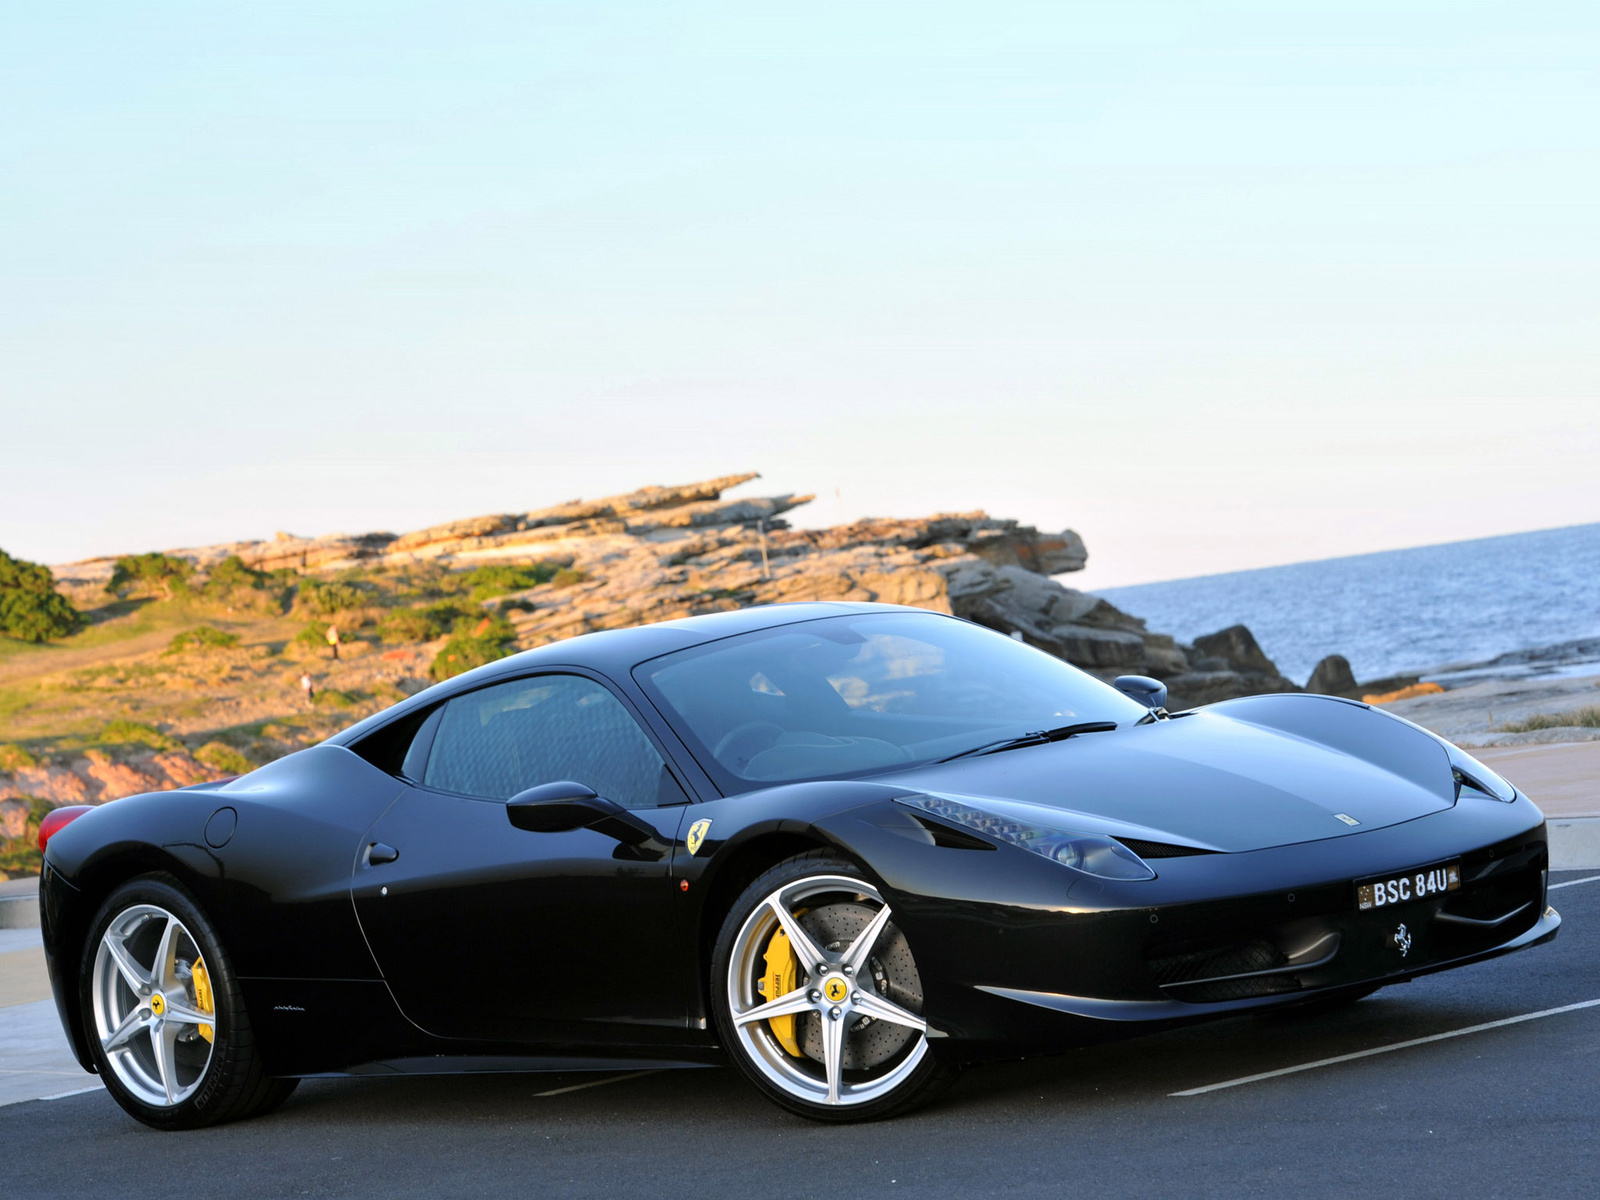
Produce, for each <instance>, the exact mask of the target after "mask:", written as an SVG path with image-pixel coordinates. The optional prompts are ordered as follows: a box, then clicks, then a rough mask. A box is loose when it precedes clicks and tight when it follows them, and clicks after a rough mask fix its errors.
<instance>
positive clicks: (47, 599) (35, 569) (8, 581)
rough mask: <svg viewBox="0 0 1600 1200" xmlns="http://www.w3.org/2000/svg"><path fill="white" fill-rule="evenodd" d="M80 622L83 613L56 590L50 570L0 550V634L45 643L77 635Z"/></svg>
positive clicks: (80, 626) (81, 622)
mask: <svg viewBox="0 0 1600 1200" xmlns="http://www.w3.org/2000/svg"><path fill="white" fill-rule="evenodd" d="M83 620H84V618H83V614H82V613H80V612H79V611H78V610H77V609H75V608H73V607H72V605H71V604H69V603H68V602H67V598H66V597H65V596H63V595H62V594H61V593H60V592H58V591H56V580H55V576H54V575H52V574H50V568H49V567H41V566H40V565H39V564H38V563H31V562H26V561H24V560H23V559H20V558H12V557H11V555H9V554H7V553H6V552H5V551H4V550H0V634H4V635H5V636H6V637H14V638H18V639H20V640H22V641H24V642H44V641H48V640H49V639H51V638H60V637H66V636H67V635H68V634H71V633H76V632H77V631H78V630H79V629H80V628H82V627H83Z"/></svg>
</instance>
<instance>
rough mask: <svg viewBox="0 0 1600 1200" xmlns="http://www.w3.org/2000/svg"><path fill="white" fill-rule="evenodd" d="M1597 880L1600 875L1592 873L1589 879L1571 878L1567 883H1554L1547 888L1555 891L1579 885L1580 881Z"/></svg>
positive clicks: (1599, 878) (1592, 881) (1590, 881)
mask: <svg viewBox="0 0 1600 1200" xmlns="http://www.w3.org/2000/svg"><path fill="white" fill-rule="evenodd" d="M1597 880H1600V875H1591V876H1589V878H1587V879H1569V880H1567V881H1566V882H1565V883H1552V884H1551V885H1550V886H1549V888H1548V889H1546V890H1547V891H1552V892H1553V891H1555V890H1556V889H1557V888H1564V887H1577V886H1578V885H1579V884H1580V883H1594V882H1596V881H1597Z"/></svg>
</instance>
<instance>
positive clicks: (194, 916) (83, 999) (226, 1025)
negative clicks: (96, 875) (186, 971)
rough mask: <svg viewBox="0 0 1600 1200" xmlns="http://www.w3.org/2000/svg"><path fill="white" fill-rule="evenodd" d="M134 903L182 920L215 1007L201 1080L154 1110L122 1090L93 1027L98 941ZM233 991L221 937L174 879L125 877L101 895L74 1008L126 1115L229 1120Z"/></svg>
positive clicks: (169, 1120)
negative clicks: (182, 1095) (185, 1093)
mask: <svg viewBox="0 0 1600 1200" xmlns="http://www.w3.org/2000/svg"><path fill="white" fill-rule="evenodd" d="M137 904H153V905H157V906H159V907H161V908H164V909H166V910H167V911H168V912H170V913H171V914H172V915H173V916H175V917H177V918H178V920H180V921H182V922H183V924H184V926H185V928H187V929H188V931H189V935H190V937H192V938H193V939H194V941H195V944H196V945H197V946H198V947H199V949H200V954H201V957H202V958H203V959H204V960H205V964H206V972H207V974H208V975H209V976H210V977H211V990H212V996H213V1000H214V1004H215V1008H216V1014H215V1015H216V1025H215V1037H214V1039H213V1042H212V1049H211V1061H210V1062H209V1063H207V1064H206V1073H205V1075H204V1076H203V1077H202V1078H201V1081H200V1086H199V1087H198V1088H196V1089H195V1090H194V1092H193V1093H192V1094H190V1095H189V1096H188V1097H186V1098H185V1099H184V1100H182V1101H181V1102H179V1103H178V1104H175V1105H173V1106H172V1107H170V1108H157V1107H154V1106H152V1105H149V1104H146V1103H145V1102H144V1101H142V1100H140V1099H139V1098H138V1097H137V1096H135V1095H134V1094H133V1093H132V1092H130V1091H129V1090H128V1089H127V1087H126V1086H125V1085H124V1084H123V1083H122V1081H121V1080H120V1079H118V1078H117V1075H116V1072H115V1071H114V1070H113V1069H112V1067H111V1064H110V1062H109V1060H108V1059H107V1056H106V1053H105V1051H104V1050H103V1049H102V1048H101V1045H100V1038H99V1036H98V1034H97V1033H96V1031H95V1021H94V1000H93V989H94V963H95V957H96V955H98V953H99V950H100V939H101V938H102V937H103V936H104V934H105V931H106V927H107V926H109V925H110V924H111V922H112V921H113V920H114V919H115V918H116V917H117V916H118V915H119V914H120V913H122V912H124V911H125V910H126V909H129V908H132V907H133V906H134V905H137ZM237 995H238V988H237V987H236V986H235V979H234V975H233V965H232V963H230V962H229V961H228V957H227V954H226V953H225V952H224V950H223V948H222V941H221V939H220V938H219V937H218V936H217V932H216V930H215V929H214V928H212V925H211V922H210V921H209V920H208V919H207V918H206V915H205V913H204V912H202V911H201V909H200V906H199V905H198V904H196V903H195V901H194V899H193V897H191V896H190V895H189V893H188V892H187V891H185V890H184V889H183V888H182V886H181V885H179V884H178V882H177V880H176V879H173V878H172V877H171V876H167V875H147V876H143V877H141V878H138V879H132V880H129V881H128V882H127V883H124V884H122V885H121V886H120V887H118V888H117V889H116V890H114V891H113V892H112V893H111V895H109V896H107V897H106V900H105V903H104V904H102V905H101V906H100V911H99V912H98V913H97V914H96V915H95V919H94V921H93V923H92V924H91V925H90V927H89V937H88V939H87V940H86V941H85V943H84V948H83V961H82V963H81V964H80V969H79V972H78V1002H79V1012H80V1013H81V1015H82V1020H83V1028H84V1034H85V1038H86V1040H87V1042H88V1044H89V1052H90V1054H92V1055H93V1056H94V1062H95V1066H96V1067H97V1068H98V1069H99V1071H100V1078H101V1080H102V1081H103V1082H104V1083H105V1085H106V1090H107V1091H109V1092H110V1093H111V1095H112V1097H113V1098H114V1099H115V1100H116V1101H117V1103H118V1104H120V1105H121V1106H122V1107H123V1108H124V1109H125V1110H126V1111H127V1112H128V1113H129V1114H130V1115H132V1116H133V1117H135V1118H136V1119H138V1120H139V1121H142V1122H144V1124H146V1125H150V1126H152V1127H154V1128H157V1129H193V1128H197V1127H199V1126H203V1125H210V1124H213V1123H214V1122H216V1121H221V1120H226V1119H227V1118H228V1116H229V1115H230V1114H229V1113H228V1112H227V1111H226V1109H227V1107H228V1106H227V1100H228V1099H229V1097H230V1092H231V1091H232V1090H233V1089H232V1088H231V1084H232V1083H233V1082H234V1081H233V1080H232V1079H231V1078H230V1076H231V1074H232V1070H230V1067H231V1066H232V1063H233V1060H234V1059H235V1058H236V1057H237V1056H236V1055H235V1054H231V1053H229V1050H230V1049H231V1042H230V1039H231V1038H233V1037H234V1036H235V1033H236V1031H237V1029H238V1028H239V1025H240V1020H239V1018H240V1016H241V1015H242V1014H241V1013H240V1011H239V1006H238V1003H237V1000H236V997H237Z"/></svg>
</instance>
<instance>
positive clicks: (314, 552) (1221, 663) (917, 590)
mask: <svg viewBox="0 0 1600 1200" xmlns="http://www.w3.org/2000/svg"><path fill="white" fill-rule="evenodd" d="M755 478H757V475H755V474H754V473H751V472H747V473H744V474H738V475H727V476H723V477H721V478H717V479H710V480H705V481H703V482H700V483H691V484H685V485H682V486H677V487H646V488H641V489H639V490H638V491H635V492H630V493H627V494H625V495H619V496H609V497H605V498H603V499H599V500H590V501H584V500H573V501H569V502H568V503H565V504H560V505H556V506H554V507H551V508H544V509H536V510H533V511H531V512H523V513H499V514H490V515H487V516H482V517H474V518H471V519H468V520H463V521H452V522H449V523H447V524H443V525H436V526H432V527H430V528H428V529H421V530H417V531H415V532H412V533H406V534H399V535H396V534H392V533H369V534H359V535H350V534H335V535H329V536H326V537H314V538H303V537H295V536H292V535H289V534H279V535H278V537H277V539H276V540H274V541H270V542H268V541H255V542H237V543H227V544H222V545H216V546H203V547H197V548H191V549H186V550H178V551H171V552H170V553H173V554H176V555H180V556H182V557H185V558H188V559H189V560H190V561H191V562H193V563H194V564H195V566H196V567H197V568H198V569H200V570H201V571H204V570H205V569H206V568H208V567H209V566H212V565H214V564H216V563H218V562H220V561H222V560H223V559H224V558H226V557H228V556H229V555H238V556H239V557H240V558H242V559H243V560H244V561H245V562H246V563H247V564H249V565H251V566H256V567H260V568H264V569H271V568H279V567H291V568H293V569H294V570H296V571H301V572H314V573H331V572H335V571H338V570H341V569H344V568H348V567H355V566H385V565H400V564H406V563H414V562H419V561H432V562H436V563H439V564H442V565H445V566H449V567H453V568H462V569H465V568H468V567H472V566H476V565H481V564H484V563H489V562H531V561H545V562H557V563H561V564H564V565H566V566H570V567H573V568H575V569H576V570H578V571H580V572H582V573H583V575H584V576H585V581H584V582H582V583H580V584H578V585H576V586H565V587H562V586H556V585H555V584H543V585H540V586H539V587H535V588H531V589H528V590H527V591H523V592H518V593H515V594H513V595H510V596H505V597H501V598H499V599H497V600H494V601H491V602H489V603H490V606H491V607H498V608H499V609H500V610H501V611H502V612H503V613H504V614H505V615H506V616H507V617H508V618H509V619H510V620H511V621H512V622H513V624H514V626H515V629H516V642H517V645H518V646H519V647H522V648H527V647H531V646H537V645H541V644H543V643H545V642H550V641H554V640H556V639H558V638H563V637H570V636H572V635H574V634H580V633H586V632H590V631H593V630H601V629H617V628H622V627H625V626H629V625H638V624H642V623H645V622H652V621H662V620H669V619H672V618H675V617H684V616H694V615H697V614H701V613H711V612H720V611H725V610H728V609H734V608H742V607H744V606H746V605H751V604H774V603H783V602H787V601H798V600H876V601H883V602H887V603H894V604H911V605H916V606H918V607H922V608H930V609H936V610H938V611H941V612H949V613H954V614H955V615H957V616H960V617H965V618H967V619H969V620H972V621H975V622H977V623H979V624H982V625H986V626H989V627H990V628H992V629H996V630H999V631H1001V632H1003V633H1007V634H1013V635H1019V636H1020V637H1021V638H1022V640H1024V641H1026V642H1028V643H1030V644H1031V645H1034V646H1037V647H1039V648H1040V649H1042V650H1045V651H1048V652H1049V653H1051V654H1055V655H1058V656H1059V657H1061V658H1064V659H1066V660H1067V661H1068V662H1071V663H1074V664H1075V665H1077V666H1080V667H1083V668H1084V669H1085V670H1088V671H1091V672H1093V673H1094V674H1096V675H1099V676H1101V677H1102V678H1107V679H1109V678H1112V677H1113V676H1116V675H1119V674H1124V673H1138V674H1147V675H1155V676H1157V677H1158V678H1162V679H1164V680H1166V681H1167V683H1168V685H1169V688H1170V689H1171V695H1172V706H1173V707H1180V706H1186V705H1192V704H1198V703H1206V702H1209V701H1211V700H1215V699H1220V698H1223V697H1225V696H1234V695H1245V694H1250V693H1254V692H1262V691H1274V690H1298V689H1296V688H1295V685H1294V684H1292V683H1290V682H1289V681H1288V680H1287V679H1284V678H1283V677H1282V675H1281V674H1280V673H1279V672H1278V670H1277V668H1276V667H1275V666H1274V665H1273V664H1272V662H1271V660H1269V659H1268V658H1267V657H1266V655H1264V654H1263V653H1262V652H1261V649H1260V647H1259V646H1257V645H1256V642H1255V639H1254V638H1253V637H1251V636H1250V633H1249V631H1248V630H1247V629H1245V628H1244V627H1243V626H1236V627H1234V628H1233V629H1228V630H1224V631H1222V632H1221V633H1218V634H1214V635H1212V636H1211V637H1209V638H1202V639H1199V640H1198V641H1197V643H1196V644H1195V645H1194V646H1193V647H1188V646H1182V645H1179V644H1178V643H1177V642H1176V641H1175V640H1174V639H1173V638H1172V637H1169V636H1167V635H1165V634H1160V633H1152V632H1150V631H1149V630H1148V629H1146V627H1145V623H1144V621H1142V620H1140V619H1139V618H1138V617H1134V616H1131V615H1129V614H1128V613H1125V612H1122V611H1121V610H1120V609H1118V608H1116V607H1115V606H1114V605H1112V604H1110V603H1108V602H1107V601H1105V600H1103V599H1100V598H1099V597H1097V596H1093V595H1090V594H1087V593H1085V592H1080V591H1075V590H1073V589H1072V588H1068V587H1064V586H1063V585H1062V584H1060V583H1058V582H1057V581H1056V580H1055V579H1054V578H1053V576H1057V575H1062V574H1066V573H1069V572H1072V571H1076V570H1079V569H1081V568H1082V567H1083V565H1084V563H1085V561H1086V559H1087V552H1086V550H1085V549H1084V545H1083V541H1082V539H1081V538H1079V537H1078V535H1077V534H1076V533H1074V532H1072V531H1071V530H1063V531H1061V532H1059V533H1047V532H1041V531H1039V530H1038V529H1035V528H1034V527H1032V526H1028V525H1023V524H1020V523H1019V522H1017V521H1013V520H1005V519H1000V518H995V517H990V516H989V515H988V514H987V513H984V512H982V511H974V512H965V513H941V514H937V515H935V516H931V517H923V518H917V519H898V518H873V519H866V520H861V521H856V522H853V523H851V524H847V525H838V526H833V527H831V528H826V529H794V528H791V527H789V525H788V523H787V522H786V521H785V520H784V519H783V517H782V514H783V513H785V512H788V511H790V510H792V509H794V508H796V507H798V506H800V505H802V504H805V503H806V502H807V501H808V500H810V499H811V497H810V496H797V495H780V496H766V497H749V498H743V499H726V498H724V496H723V493H724V492H726V491H728V490H730V489H732V488H734V487H736V486H738V485H741V484H744V483H748V482H749V481H751V480H753V479H755ZM112 565H113V560H112V559H100V560H93V561H90V562H83V563H71V564H67V565H65V566H61V567H56V568H54V570H55V572H56V575H57V578H58V579H61V580H62V581H63V582H67V581H71V582H73V583H77V584H89V583H94V582H103V581H104V580H105V579H108V578H109V577H110V573H111V570H112Z"/></svg>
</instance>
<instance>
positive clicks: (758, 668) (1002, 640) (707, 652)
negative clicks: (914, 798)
mask: <svg viewBox="0 0 1600 1200" xmlns="http://www.w3.org/2000/svg"><path fill="white" fill-rule="evenodd" d="M634 677H635V679H637V680H638V682H639V684H640V686H641V687H643V688H644V689H645V691H646V692H647V693H649V695H650V696H651V698H652V699H653V700H655V702H656V704H657V706H658V707H659V708H660V709H661V710H662V712H663V714H664V715H665V716H666V717H667V718H668V719H669V720H670V721H671V722H672V724H673V725H674V727H675V728H676V729H677V730H678V733H679V734H680V735H681V736H682V737H683V738H684V740H685V742H687V743H688V745H689V747H690V749H691V750H692V751H693V752H694V753H695V756H696V757H697V758H699V759H700V761H701V763H702V764H704V765H705V766H706V768H707V770H708V771H710V773H711V774H712V775H713V776H714V777H716V779H717V782H718V784H719V785H720V786H721V787H722V788H723V790H724V791H725V792H739V791H747V790H749V789H750V788H753V787H761V786H765V785H768V784H774V783H793V782H797V781H799V780H804V779H828V778H838V777H841V776H852V775H863V774H868V773H871V772H874V771H883V770H888V769H891V768H895V767H905V766H915V765H917V764H919V763H927V762H933V761H936V760H938V759H941V758H947V757H949V756H950V755H952V754H958V753H960V752H962V751H964V750H971V749H974V748H976V747H979V746H983V745H985V744H988V743H991V742H994V741H995V740H997V739H1000V738H1006V737H1011V736H1015V735H1019V734H1023V733H1031V732H1034V731H1038V730H1044V729H1055V728H1058V727H1060V726H1062V725H1066V724H1070V723H1073V722H1078V721H1113V722H1116V723H1118V724H1132V723H1133V722H1135V721H1137V720H1139V719H1140V718H1141V717H1143V716H1144V715H1145V713H1146V711H1147V710H1146V709H1145V707H1144V706H1143V705H1142V704H1139V703H1138V702H1136V701H1134V700H1130V699H1129V698H1128V697H1126V696H1124V695H1123V694H1122V693H1121V692H1118V691H1116V690H1115V689H1114V688H1111V687H1110V686H1108V685H1107V684H1104V683H1101V682H1100V681H1099V680H1098V679H1095V678H1094V677H1093V676H1091V675H1086V674H1085V673H1084V672H1082V671H1080V670H1078V669H1077V668H1076V667H1073V666H1070V665H1068V664H1067V663H1064V662H1062V661H1061V660H1060V659H1058V658H1053V657H1051V656H1050V655H1048V654H1045V653H1044V652H1043V651H1041V650H1035V649H1033V648H1032V647H1031V646H1026V645H1024V644H1023V643H1021V642H1017V641H1013V640H1012V639H1011V638H1008V637H1006V636H1004V635H1003V634H998V633H995V632H993V631H992V630H989V629H984V628H982V627H981V626H978V625H972V624H969V623H967V622H966V621H960V620H956V619H954V618H952V617H946V616H941V615H939V614H937V613H915V612H889V613H871V614H861V615H856V616H843V617H826V618H823V619H822V620H819V621H805V622H802V623H799V624H795V625H782V626H779V627H777V628H775V629H764V630H761V631H759V632H756V633H748V634H743V635H741V636H738V637H731V638H725V639H723V640H722V641H717V642H712V643H710V644H708V645H705V646H697V647H694V648H692V649H689V650H680V651H678V652H676V653H673V654H668V655H664V656H663V657H661V658H656V659H651V660H650V661H649V662H646V663H642V664H641V665H640V666H638V667H637V668H635V670H634Z"/></svg>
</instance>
